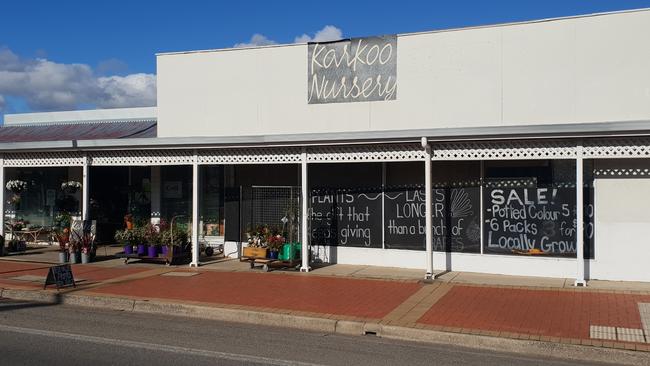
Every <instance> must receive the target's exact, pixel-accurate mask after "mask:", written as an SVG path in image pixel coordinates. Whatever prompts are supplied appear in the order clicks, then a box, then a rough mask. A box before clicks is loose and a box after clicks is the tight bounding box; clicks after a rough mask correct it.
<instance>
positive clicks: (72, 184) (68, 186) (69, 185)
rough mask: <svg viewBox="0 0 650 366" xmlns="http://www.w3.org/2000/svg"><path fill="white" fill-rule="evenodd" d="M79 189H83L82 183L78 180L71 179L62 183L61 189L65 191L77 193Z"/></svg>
mask: <svg viewBox="0 0 650 366" xmlns="http://www.w3.org/2000/svg"><path fill="white" fill-rule="evenodd" d="M79 189H81V183H79V182H77V181H74V180H71V181H67V182H63V183H61V190H62V191H63V192H65V193H68V194H74V193H77V191H78V190H79Z"/></svg>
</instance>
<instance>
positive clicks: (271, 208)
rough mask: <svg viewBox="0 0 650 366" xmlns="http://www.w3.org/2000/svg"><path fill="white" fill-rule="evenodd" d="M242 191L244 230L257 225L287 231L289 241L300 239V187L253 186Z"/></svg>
mask: <svg viewBox="0 0 650 366" xmlns="http://www.w3.org/2000/svg"><path fill="white" fill-rule="evenodd" d="M245 191H248V192H243V199H244V201H248V202H243V203H244V204H243V207H244V210H245V211H244V215H246V211H248V212H249V214H248V215H247V216H248V220H247V219H246V218H245V217H244V218H243V222H244V224H245V228H244V230H247V229H248V228H254V227H257V226H259V225H267V226H270V227H277V228H278V229H282V231H286V232H287V239H288V240H290V241H294V242H295V241H299V240H300V194H301V193H300V187H291V186H253V187H249V188H247V189H245Z"/></svg>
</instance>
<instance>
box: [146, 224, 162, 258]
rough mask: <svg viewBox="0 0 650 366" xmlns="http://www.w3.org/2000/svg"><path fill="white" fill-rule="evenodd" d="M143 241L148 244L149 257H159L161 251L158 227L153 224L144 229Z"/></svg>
mask: <svg viewBox="0 0 650 366" xmlns="http://www.w3.org/2000/svg"><path fill="white" fill-rule="evenodd" d="M143 239H144V241H145V242H146V243H147V244H148V246H147V255H148V256H149V257H157V256H158V253H159V249H160V233H159V232H158V226H157V225H154V224H151V223H149V224H147V225H146V226H145V227H144V228H143Z"/></svg>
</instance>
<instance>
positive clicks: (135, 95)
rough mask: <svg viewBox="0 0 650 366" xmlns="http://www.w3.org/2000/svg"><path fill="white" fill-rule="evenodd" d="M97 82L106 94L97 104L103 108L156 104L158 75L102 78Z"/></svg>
mask: <svg viewBox="0 0 650 366" xmlns="http://www.w3.org/2000/svg"><path fill="white" fill-rule="evenodd" d="M97 81H98V83H99V87H100V88H101V89H102V90H103V91H104V92H105V93H106V98H103V99H101V100H100V101H98V103H97V105H98V106H100V107H102V108H116V107H121V106H124V105H139V106H147V105H155V104H156V75H153V74H131V75H127V76H109V77H101V78H99V79H98V80H97Z"/></svg>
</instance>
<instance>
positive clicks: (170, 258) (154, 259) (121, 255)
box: [115, 248, 190, 266]
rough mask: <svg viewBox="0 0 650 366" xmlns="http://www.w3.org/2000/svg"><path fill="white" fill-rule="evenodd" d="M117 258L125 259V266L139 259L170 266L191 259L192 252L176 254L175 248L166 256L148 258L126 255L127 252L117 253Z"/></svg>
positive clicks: (168, 251)
mask: <svg viewBox="0 0 650 366" xmlns="http://www.w3.org/2000/svg"><path fill="white" fill-rule="evenodd" d="M115 256H116V257H117V258H123V259H124V264H129V260H130V259H138V260H142V261H147V262H160V263H165V265H167V266H170V265H172V264H173V263H174V261H176V260H179V259H187V258H189V256H190V252H189V251H188V250H183V251H180V252H176V253H174V250H173V248H169V250H167V254H165V255H163V254H159V255H157V256H155V257H151V256H148V255H138V254H137V253H132V254H126V253H125V252H119V253H115Z"/></svg>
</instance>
